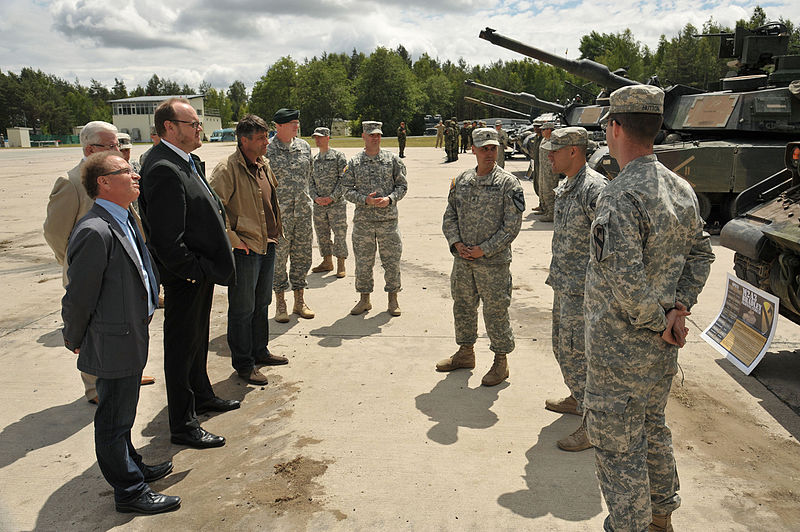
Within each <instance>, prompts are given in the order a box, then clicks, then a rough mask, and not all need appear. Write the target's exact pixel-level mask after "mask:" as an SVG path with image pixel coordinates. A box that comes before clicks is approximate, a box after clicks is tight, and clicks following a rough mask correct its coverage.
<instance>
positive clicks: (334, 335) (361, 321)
mask: <svg viewBox="0 0 800 532" xmlns="http://www.w3.org/2000/svg"><path fill="white" fill-rule="evenodd" d="M391 319H392V316H391V315H389V313H388V312H385V311H384V312H381V311H380V310H378V311H376V309H375V304H374V303H373V308H372V310H370V311H367V312H365V313H364V314H359V315H358V316H353V315H351V314H349V313H348V314H346V315H345V316H343V317H341V318H339V319H338V320H336V321H335V322H333V323H332V324H330V325H328V326H326V327H319V328H318V329H312V330H311V331H310V332H309V334H310V335H311V336H321V337H322V338H321V339H320V341H319V342H318V344H319V345H320V346H321V347H339V346H340V345H342V342H343V341H344V340H358V339H359V338H364V337H365V336H372V335H373V334H378V333H380V332H381V330H382V327H383V326H384V325H386V324H387V323H389V321H390V320H391ZM345 331H346V332H345Z"/></svg>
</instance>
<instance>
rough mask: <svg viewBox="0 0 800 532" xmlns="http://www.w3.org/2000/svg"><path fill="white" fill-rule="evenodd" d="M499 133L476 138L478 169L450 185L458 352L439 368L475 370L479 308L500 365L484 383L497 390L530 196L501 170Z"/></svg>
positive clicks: (447, 225) (483, 131) (448, 219)
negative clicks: (514, 250) (517, 245)
mask: <svg viewBox="0 0 800 532" xmlns="http://www.w3.org/2000/svg"><path fill="white" fill-rule="evenodd" d="M499 144H500V143H499V142H498V140H497V131H495V130H494V129H491V128H479V129H476V130H474V131H473V132H472V153H474V154H475V158H476V159H477V161H478V165H477V167H476V168H473V169H470V170H467V171H466V172H464V173H462V174H461V175H459V176H458V177H456V178H455V179H453V182H452V184H451V185H450V193H449V195H448V197H447V209H446V210H445V213H444V219H443V221H442V231H443V232H444V236H445V238H447V244H448V246H449V247H450V253H452V254H453V257H454V259H453V272H452V274H451V275H450V290H451V294H452V296H453V318H454V322H455V330H456V343H457V344H458V345H459V348H458V351H457V352H456V353H455V354H454V355H453V356H451V357H449V358H446V359H444V360H441V361H439V362H438V363H437V364H436V370H437V371H452V370H455V369H459V368H468V369H471V368H474V367H475V349H474V346H475V340H476V339H477V337H478V304H479V303H480V302H481V301H483V320H484V322H485V323H486V332H487V333H488V335H489V340H490V342H491V345H490V346H489V349H491V350H492V351H493V352H494V354H495V355H494V363H493V364H492V367H491V369H490V370H489V372H488V373H486V375H484V377H483V379H482V381H481V383H482V384H483V385H484V386H495V385H497V384H500V383H501V382H503V381H504V380H506V379H507V378H508V362H507V360H506V355H507V354H508V353H510V352H511V351H513V350H514V335H513V333H512V332H511V324H510V320H509V317H508V307H509V305H510V304H511V272H510V269H509V267H510V265H511V242H513V241H514V239H515V238H516V237H517V235H518V234H519V229H520V226H521V225H522V212H523V211H524V210H525V196H524V194H523V192H522V186H521V185H520V184H519V181H518V180H517V178H516V177H514V176H513V175H512V174H510V173H508V172H506V171H505V170H503V169H502V168H500V167H499V166H497V165H496V164H495V161H496V159H497V150H498V149H500V148H499Z"/></svg>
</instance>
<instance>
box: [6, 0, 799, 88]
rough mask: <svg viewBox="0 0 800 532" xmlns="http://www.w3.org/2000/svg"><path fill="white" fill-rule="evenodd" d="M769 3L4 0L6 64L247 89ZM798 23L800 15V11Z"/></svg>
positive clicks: (672, 24)
mask: <svg viewBox="0 0 800 532" xmlns="http://www.w3.org/2000/svg"><path fill="white" fill-rule="evenodd" d="M755 5H761V6H762V8H764V10H765V11H766V13H767V17H768V18H774V19H777V18H778V17H779V16H784V17H788V18H792V13H793V11H792V9H791V7H790V6H795V7H796V5H797V4H796V0H795V1H793V2H789V1H765V2H758V3H753V2H742V1H737V0H733V1H728V2H721V1H717V0H709V1H703V0H648V1H644V2H632V1H624V0H613V1H600V2H585V1H580V0H556V1H540V0H533V1H530V0H528V1H517V0H482V1H478V0H382V1H379V2H375V1H367V0H279V1H276V0H183V1H181V2H174V1H173V0H49V1H48V0H0V70H3V71H9V70H10V71H12V72H16V73H19V71H20V69H22V68H23V67H27V66H29V67H33V68H36V69H41V70H42V71H44V72H46V73H48V74H55V75H56V76H59V77H61V78H63V79H66V80H68V81H74V80H75V78H78V79H79V80H80V82H81V84H83V85H88V84H89V82H90V79H92V78H94V79H97V80H99V81H100V82H102V83H103V84H104V85H106V86H107V87H109V88H110V87H111V86H112V85H113V83H114V78H115V77H117V78H119V79H122V80H123V81H124V82H125V84H126V86H127V87H128V90H132V89H133V88H135V87H136V85H139V84H141V85H144V84H145V83H146V82H147V80H148V79H149V78H150V77H151V76H152V75H153V74H154V73H155V74H158V75H159V77H166V78H169V79H172V80H174V81H177V82H178V83H180V84H183V83H188V84H189V85H190V86H191V87H194V88H196V87H198V85H199V84H200V82H201V81H203V80H206V81H208V82H209V83H211V85H212V86H214V87H217V88H227V87H228V86H229V85H230V83H231V82H232V81H234V80H236V79H240V80H242V81H244V83H245V85H247V87H248V91H249V89H250V88H252V86H253V83H254V82H255V81H256V80H258V78H259V77H261V76H262V75H263V74H264V72H265V71H266V69H267V67H268V66H269V65H270V64H272V63H273V62H275V61H276V60H277V59H278V58H280V57H282V56H285V55H291V56H292V58H293V59H295V60H297V61H302V60H303V59H304V58H311V57H313V56H319V55H320V54H321V53H322V52H323V51H327V52H346V53H348V54H349V53H350V52H351V51H352V50H353V48H356V49H357V50H358V51H361V52H365V53H367V54H369V53H370V52H372V50H374V49H375V47H377V46H385V47H388V48H396V47H397V45H398V44H402V45H403V46H405V47H406V49H408V50H409V52H411V54H412V56H413V57H414V58H417V57H418V56H419V55H420V54H422V53H424V52H427V53H428V54H429V55H431V56H432V57H438V58H439V59H440V60H446V59H450V60H452V61H457V60H458V59H459V58H460V57H463V58H464V59H465V60H466V61H467V63H469V64H470V65H474V64H487V63H489V62H491V61H496V60H498V59H504V60H508V59H516V58H520V57H522V56H520V55H519V54H516V53H513V52H509V51H506V50H504V49H502V48H499V47H497V46H494V45H492V44H490V43H489V42H487V41H484V40H482V39H479V38H478V33H479V32H480V30H481V29H483V28H484V27H486V26H489V27H492V28H495V29H496V30H497V31H498V33H502V34H504V35H507V36H509V37H512V38H515V39H517V40H521V41H524V42H526V43H528V44H531V45H533V46H537V47H540V48H544V49H546V50H548V51H550V52H553V53H557V54H562V55H564V54H565V55H567V56H568V57H570V58H577V57H578V55H579V51H578V44H579V42H580V38H581V36H582V35H585V34H587V33H589V32H591V31H593V30H594V31H598V32H600V33H616V32H619V31H623V30H625V29H626V28H630V29H631V30H632V31H633V33H634V35H635V37H636V39H638V40H639V41H640V42H642V43H644V44H646V45H648V46H650V47H651V48H653V49H654V48H655V47H656V45H657V43H658V39H659V36H660V35H661V34H665V35H666V36H667V37H668V38H669V37H672V36H674V35H676V34H677V33H678V31H680V29H681V28H682V27H683V26H684V25H685V24H686V23H687V22H691V23H692V24H694V25H695V26H697V27H698V28H699V27H701V26H702V24H703V23H704V22H705V21H707V20H708V19H709V18H710V17H713V18H714V20H715V21H718V22H720V23H722V24H724V25H733V23H734V22H735V21H736V20H738V19H741V18H745V19H747V18H749V17H750V15H751V14H752V12H753V8H754V6H755ZM794 22H795V23H798V22H800V21H798V20H795V21H794Z"/></svg>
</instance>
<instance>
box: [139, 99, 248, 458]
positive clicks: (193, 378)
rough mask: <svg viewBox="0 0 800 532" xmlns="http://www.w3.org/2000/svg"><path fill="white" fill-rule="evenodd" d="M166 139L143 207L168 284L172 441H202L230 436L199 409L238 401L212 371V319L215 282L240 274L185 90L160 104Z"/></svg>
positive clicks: (150, 161)
mask: <svg viewBox="0 0 800 532" xmlns="http://www.w3.org/2000/svg"><path fill="white" fill-rule="evenodd" d="M155 126H156V130H157V131H158V135H159V136H160V137H161V142H160V143H159V144H158V145H157V146H153V148H152V151H151V152H150V154H149V155H148V156H147V159H146V160H145V162H144V165H143V166H142V185H141V186H142V194H141V196H140V197H139V209H140V210H141V215H142V222H143V223H144V228H145V233H146V234H147V244H148V246H150V250H151V251H152V252H153V255H154V257H155V262H156V265H157V266H158V271H159V273H160V274H161V282H162V284H163V285H164V300H165V307H164V376H165V377H166V382H167V402H168V407H169V425H170V432H171V433H172V442H173V443H177V444H183V445H189V446H191V447H196V448H199V449H202V448H207V447H221V446H223V445H225V438H223V437H221V436H216V435H214V434H211V433H210V432H207V431H205V430H203V428H202V427H200V422H199V421H198V420H197V414H198V413H203V412H208V411H216V412H224V411H227V410H233V409H234V408H239V401H233V400H225V399H220V398H219V397H217V396H216V395H214V390H213V389H212V388H211V382H210V381H209V379H208V372H207V370H206V362H207V359H208V333H209V319H210V317H211V302H212V298H213V296H214V284H220V285H225V286H227V285H229V284H232V283H233V282H234V281H235V275H234V265H233V253H232V250H231V244H230V241H229V240H228V235H227V233H226V231H225V212H224V210H223V206H222V202H221V201H220V200H219V198H218V197H217V196H216V194H214V192H213V191H212V190H211V188H210V187H209V186H208V182H206V178H205V175H204V171H203V164H202V162H201V161H200V159H199V158H198V157H197V156H196V155H191V152H192V151H194V150H196V149H197V148H199V147H200V146H201V144H202V142H201V141H200V134H201V132H202V131H203V127H202V124H201V123H200V120H199V119H198V118H197V112H196V111H195V110H194V108H193V107H192V106H191V105H190V104H189V102H188V100H185V99H183V98H170V99H168V100H165V101H164V102H162V103H161V104H160V105H159V106H158V108H156V111H155Z"/></svg>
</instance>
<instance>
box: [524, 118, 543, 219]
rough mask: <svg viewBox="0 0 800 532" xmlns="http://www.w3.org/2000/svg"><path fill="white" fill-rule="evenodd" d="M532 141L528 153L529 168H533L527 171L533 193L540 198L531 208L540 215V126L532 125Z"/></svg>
mask: <svg viewBox="0 0 800 532" xmlns="http://www.w3.org/2000/svg"><path fill="white" fill-rule="evenodd" d="M533 134H534V137H533V140H531V142H530V148H529V150H528V151H529V152H530V154H531V167H532V168H533V170H532V171H530V170H529V171H528V173H529V175H528V177H529V178H530V179H531V181H532V182H533V191H534V192H535V193H536V197H537V198H540V200H539V205H537V206H536V207H534V208H533V211H534V212H535V213H541V212H543V211H542V206H541V197H542V196H541V189H540V188H539V186H540V182H539V147H540V146H541V145H542V125H541V124H537V123H534V124H533Z"/></svg>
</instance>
